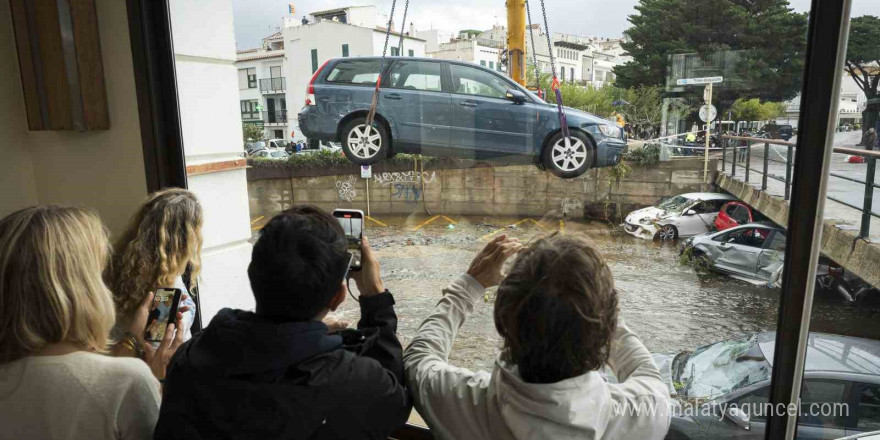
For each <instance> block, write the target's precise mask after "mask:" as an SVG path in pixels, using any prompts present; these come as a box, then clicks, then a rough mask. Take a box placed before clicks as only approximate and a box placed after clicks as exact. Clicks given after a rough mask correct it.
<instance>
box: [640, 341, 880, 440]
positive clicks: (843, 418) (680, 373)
mask: <svg viewBox="0 0 880 440" xmlns="http://www.w3.org/2000/svg"><path fill="white" fill-rule="evenodd" d="M775 345H776V333H775V332H765V333H758V334H754V335H751V336H748V337H745V338H743V339H737V340H729V341H723V342H717V343H715V344H711V345H707V346H704V347H700V348H698V349H696V350H694V351H693V352H687V351H685V352H681V353H678V354H676V355H674V356H669V355H654V358H655V360H657V361H658V364H662V363H666V364H669V365H671V368H669V369H667V370H666V371H664V372H662V373H661V374H662V375H663V376H664V380H665V381H666V382H667V384H668V386H669V387H670V389H671V390H672V391H671V392H672V394H673V396H674V397H675V398H676V401H677V402H679V406H677V407H674V408H673V411H672V412H673V417H672V422H671V424H670V428H669V433H668V434H667V437H666V438H667V439H671V440H683V439H703V438H711V439H743V440H744V439H755V440H757V439H763V438H764V430H765V428H766V423H767V415H768V406H767V404H768V403H769V396H770V375H771V372H772V369H773V355H774V348H775ZM844 404H845V405H844ZM822 405H825V407H824V408H823V407H822ZM834 405H837V406H836V408H837V411H836V412H835V411H834V410H833V408H835V406H834ZM844 406H845V407H844ZM829 408H831V409H829ZM878 428H880V341H874V340H869V339H862V338H854V337H849V336H840V335H832V334H825V333H810V334H809V337H808V339H807V356H806V363H805V368H804V377H803V386H802V388H801V404H800V416H799V418H798V430H797V433H798V437H797V438H799V439H836V438H840V437H844V436H847V435H854V434H859V433H862V432H868V431H875V430H877V429H878Z"/></svg>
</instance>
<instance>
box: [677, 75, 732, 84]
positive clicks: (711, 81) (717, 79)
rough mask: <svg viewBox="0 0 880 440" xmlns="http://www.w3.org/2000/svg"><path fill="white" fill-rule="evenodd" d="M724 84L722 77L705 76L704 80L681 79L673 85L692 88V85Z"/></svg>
mask: <svg viewBox="0 0 880 440" xmlns="http://www.w3.org/2000/svg"><path fill="white" fill-rule="evenodd" d="M720 82H724V77H723V76H707V77H704V78H682V79H680V80H678V81H676V82H675V83H676V84H678V85H680V86H692V85H694V84H715V83H720Z"/></svg>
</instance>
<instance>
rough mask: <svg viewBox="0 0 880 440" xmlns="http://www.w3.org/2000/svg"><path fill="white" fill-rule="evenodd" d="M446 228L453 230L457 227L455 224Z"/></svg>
mask: <svg viewBox="0 0 880 440" xmlns="http://www.w3.org/2000/svg"><path fill="white" fill-rule="evenodd" d="M446 229H449V230H450V231H451V230H453V229H455V225H449V226H448V227H447V228H446Z"/></svg>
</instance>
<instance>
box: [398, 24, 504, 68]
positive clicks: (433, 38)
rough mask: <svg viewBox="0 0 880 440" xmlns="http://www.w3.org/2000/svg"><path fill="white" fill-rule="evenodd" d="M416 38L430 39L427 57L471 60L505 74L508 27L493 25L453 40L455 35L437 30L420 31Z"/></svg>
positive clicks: (460, 35) (462, 33)
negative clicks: (504, 61) (503, 60)
mask: <svg viewBox="0 0 880 440" xmlns="http://www.w3.org/2000/svg"><path fill="white" fill-rule="evenodd" d="M415 35H416V36H419V37H421V38H424V39H425V40H426V48H428V51H427V54H428V56H430V57H431V58H438V59H443V60H458V61H469V62H471V63H474V64H479V65H481V66H483V67H487V68H489V69H492V70H497V71H499V72H503V71H505V69H504V66H503V63H502V54H503V53H504V46H505V40H506V39H507V28H505V27H504V26H493V27H492V29H489V30H487V31H484V32H480V33H470V32H460V33H459V35H458V36H457V37H453V36H452V33H451V32H443V31H438V30H436V29H432V30H428V31H421V32H416V33H415Z"/></svg>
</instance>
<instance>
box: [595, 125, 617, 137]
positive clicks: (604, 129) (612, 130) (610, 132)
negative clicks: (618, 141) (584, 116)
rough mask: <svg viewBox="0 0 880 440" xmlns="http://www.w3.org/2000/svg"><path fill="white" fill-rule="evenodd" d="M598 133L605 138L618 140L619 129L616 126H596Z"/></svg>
mask: <svg viewBox="0 0 880 440" xmlns="http://www.w3.org/2000/svg"><path fill="white" fill-rule="evenodd" d="M597 128H599V131H600V132H601V133H602V134H604V135H605V136H606V137H610V138H619V137H620V133H621V131H620V127H618V126H616V125H598V126H597Z"/></svg>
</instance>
